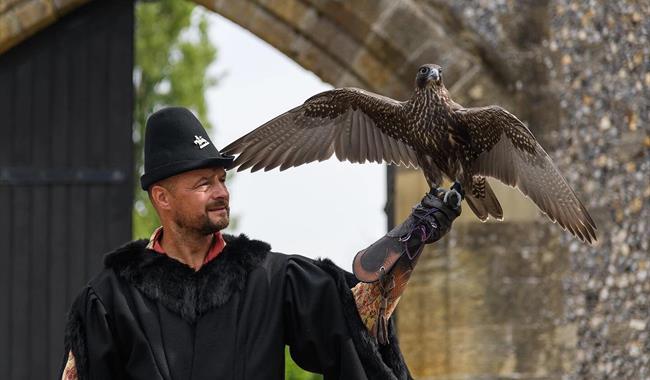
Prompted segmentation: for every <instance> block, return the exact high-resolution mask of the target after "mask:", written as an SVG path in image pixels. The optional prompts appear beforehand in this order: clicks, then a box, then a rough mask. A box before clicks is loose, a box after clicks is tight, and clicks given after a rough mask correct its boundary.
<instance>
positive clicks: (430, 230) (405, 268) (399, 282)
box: [352, 182, 464, 344]
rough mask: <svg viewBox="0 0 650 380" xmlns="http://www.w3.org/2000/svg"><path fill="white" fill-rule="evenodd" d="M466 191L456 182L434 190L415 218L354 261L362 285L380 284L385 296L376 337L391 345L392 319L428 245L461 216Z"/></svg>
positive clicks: (375, 329)
mask: <svg viewBox="0 0 650 380" xmlns="http://www.w3.org/2000/svg"><path fill="white" fill-rule="evenodd" d="M463 195H464V193H463V190H462V188H461V186H460V184H459V183H458V182H455V183H454V184H453V185H452V187H451V189H450V190H446V189H443V188H438V189H431V190H430V191H429V193H427V194H426V195H425V196H424V198H422V200H421V201H420V203H419V204H418V205H416V206H415V207H414V208H413V211H412V212H411V215H409V216H408V218H406V220H405V221H404V222H403V223H402V224H400V225H398V226H397V227H395V228H393V229H392V230H390V231H389V232H388V233H387V234H386V235H385V236H384V237H382V238H381V239H379V240H378V241H377V242H375V243H373V244H372V245H371V246H369V247H368V248H366V249H364V250H362V251H360V252H359V253H357V255H356V256H355V258H354V262H353V264H352V269H353V272H354V275H355V276H356V278H357V279H358V280H359V281H362V282H365V283H375V282H376V283H377V286H378V287H379V292H380V294H381V302H380V304H379V309H378V316H377V318H376V323H375V324H374V328H373V330H374V331H371V332H372V333H373V335H375V336H376V337H377V339H378V341H379V343H381V344H386V343H388V331H387V328H388V323H387V322H388V318H389V317H390V314H391V313H392V310H393V309H394V307H395V306H396V305H397V304H396V301H398V299H399V297H400V296H401V295H402V292H403V291H404V289H405V287H406V284H407V283H408V280H409V278H410V277H411V273H412V272H413V269H414V268H415V264H416V263H417V261H418V258H419V257H420V253H422V250H423V249H424V246H425V245H426V244H430V243H433V242H436V241H438V240H440V239H441V238H442V237H443V236H444V235H445V234H446V233H447V232H449V229H450V228H451V224H452V222H453V221H454V219H456V218H457V217H458V216H459V215H460V213H461V207H460V204H461V201H462V200H463Z"/></svg>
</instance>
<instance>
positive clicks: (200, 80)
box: [0, 0, 650, 380]
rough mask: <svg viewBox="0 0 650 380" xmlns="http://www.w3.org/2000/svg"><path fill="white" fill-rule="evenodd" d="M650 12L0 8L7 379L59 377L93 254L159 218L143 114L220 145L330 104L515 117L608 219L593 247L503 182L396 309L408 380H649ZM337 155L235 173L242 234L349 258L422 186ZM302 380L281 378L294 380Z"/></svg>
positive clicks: (354, 4)
mask: <svg viewBox="0 0 650 380" xmlns="http://www.w3.org/2000/svg"><path fill="white" fill-rule="evenodd" d="M649 16H650V3H649V2H647V1H634V0H625V1H618V2H609V1H605V0H590V1H569V0H541V1H538V0H536V1H529V0H523V1H510V0H495V1H483V0H464V1H451V0H428V1H425V0H401V1H388V0H385V1H380V0H377V1H362V0H357V1H347V2H342V1H319V0H286V1H272V0H245V1H236V2H235V1H218V0H214V1H209V0H197V1H194V2H193V1H181V0H176V1H171V0H164V1H146V2H133V1H127V0H116V1H108V0H95V1H82V0H67V1H60V0H1V1H0V231H1V232H0V233H1V234H2V235H1V236H0V257H1V258H2V262H3V265H1V266H0V378H2V379H28V378H39V379H40V378H51V377H53V376H54V374H55V373H57V372H58V369H59V366H60V364H61V363H60V360H61V357H62V354H63V352H62V346H63V344H62V343H63V326H64V320H65V313H66V310H67V308H68V307H69V304H70V302H71V300H72V298H73V297H74V296H75V295H76V293H77V292H78V291H79V289H80V288H81V287H82V286H83V284H84V283H85V282H86V281H87V280H88V279H89V278H90V277H92V276H93V274H94V273H96V272H97V271H98V270H99V268H100V267H101V257H102V255H103V254H104V253H105V252H107V251H109V250H111V249H113V248H115V247H116V246H118V245H120V244H122V243H124V242H126V241H128V240H130V239H132V238H146V237H148V236H149V235H150V233H151V231H152V230H153V229H154V228H155V227H156V226H157V225H158V224H157V223H158V221H157V220H156V218H155V215H153V212H152V209H151V206H150V204H149V203H148V200H147V197H146V195H145V193H144V192H142V191H141V190H140V188H139V184H138V183H139V181H138V179H139V176H140V175H141V172H142V136H143V128H144V123H145V121H146V117H147V116H148V115H149V114H150V113H151V112H153V111H155V110H156V109H159V108H160V107H163V106H165V105H183V106H186V107H189V108H191V109H192V110H193V111H194V112H195V114H196V115H197V116H198V117H199V118H200V119H201V120H202V121H203V123H204V125H205V126H206V127H207V128H210V133H211V136H212V140H213V141H214V142H215V144H216V145H217V146H218V147H223V146H225V145H226V144H227V143H229V142H231V141H232V140H234V139H235V138H237V137H239V136H241V135H242V134H244V133H246V132H248V131H250V130H252V129H253V128H255V127H257V126H259V125H260V124H262V123H264V122H265V121H267V120H269V119H270V118H272V117H274V116H275V115H277V114H279V113H282V112H284V111H286V110H288V109H290V108H292V107H294V106H296V105H299V104H301V103H302V102H303V101H304V100H305V99H307V98H308V97H310V96H311V95H314V94H316V93H318V92H320V91H324V90H327V89H330V88H333V87H342V86H355V87H361V88H364V89H367V90H371V91H374V92H377V93H380V94H383V95H387V96H391V97H394V98H397V99H406V98H408V97H409V96H410V94H411V91H412V86H413V78H414V75H415V71H416V69H417V67H418V66H419V65H420V64H422V63H428V62H433V63H438V64H440V65H441V66H443V68H444V70H445V83H446V86H447V88H448V89H449V90H450V91H451V93H452V96H453V97H454V99H455V100H456V101H457V102H459V103H461V104H463V105H465V106H479V105H488V104H499V105H501V106H503V107H506V108H508V109H509V110H511V111H512V112H513V113H515V114H516V115H517V116H519V118H521V119H522V120H524V121H525V122H526V123H527V124H528V125H529V127H530V129H531V130H532V131H533V133H534V134H535V135H536V136H537V138H538V139H539V140H540V142H541V144H542V146H544V147H545V148H546V150H547V151H548V152H549V154H550V155H551V157H552V158H553V160H554V161H555V163H556V165H557V166H558V168H559V170H560V172H561V173H563V174H564V175H565V177H566V178H567V180H568V182H569V183H570V184H571V186H572V187H573V188H574V189H575V191H576V193H577V194H578V197H579V198H580V199H581V200H582V201H583V202H584V203H585V205H586V206H587V208H588V209H589V210H590V212H591V214H592V216H593V217H594V219H595V220H596V223H597V225H598V227H599V231H598V238H599V241H598V243H597V244H596V245H594V246H587V245H584V244H582V243H580V242H579V241H577V240H576V239H574V238H572V237H571V236H570V235H569V234H567V233H565V232H564V231H562V230H561V229H560V228H559V227H558V226H557V225H554V224H551V223H549V222H548V221H547V220H546V219H545V217H543V216H542V215H541V214H540V213H539V211H538V210H537V209H536V208H535V207H534V205H532V203H530V202H529V201H528V200H526V199H524V198H523V196H521V195H520V194H519V193H517V192H516V191H514V190H512V189H508V188H505V187H503V186H500V187H499V188H498V190H497V191H498V197H499V199H500V200H501V203H502V204H503V206H504V212H505V220H504V221H503V222H488V223H480V222H478V220H476V219H475V218H474V217H473V216H472V215H469V214H471V213H470V212H466V213H465V214H464V215H463V216H462V217H461V218H460V220H459V221H457V222H456V224H455V228H454V230H453V231H452V232H451V233H450V234H449V236H448V238H446V239H445V240H444V241H442V242H439V243H437V244H436V245H434V246H433V247H430V248H429V249H428V250H427V252H425V255H424V256H423V258H422V259H421V263H420V265H419V266H418V270H417V271H416V272H415V275H414V277H413V278H412V280H411V284H410V286H409V289H408V290H407V292H406V294H405V296H404V297H403V299H402V301H401V303H400V306H399V307H398V310H397V316H396V318H397V321H398V332H399V338H400V342H401V346H402V351H403V353H404V355H405V358H406V361H407V363H408V365H409V367H410V369H411V372H412V374H413V375H414V377H415V378H419V379H435V380H442V379H445V380H456V379H463V380H464V379H531V380H532V379H535V380H542V379H650V336H649V334H650V278H649V276H648V271H650V253H649V248H648V245H649V241H650V227H649V226H648V223H649V222H650V127H649V126H648V121H649V118H650V101H649V98H650V96H649V95H650V92H649V88H650V41H649V40H648V38H649V37H648V36H649V34H648V32H649V29H650V21H648V17H649ZM421 177H422V176H421V174H420V173H418V172H416V171H411V170H404V169H400V168H393V167H385V166H381V165H352V164H349V163H339V162H337V161H335V160H330V161H327V162H322V163H314V164H308V165H305V166H304V167H300V168H296V169H290V170H288V171H286V172H278V171H277V170H275V171H271V172H267V173H253V174H251V173H250V172H242V173H229V179H228V184H229V188H230V191H231V213H232V215H233V216H234V223H233V225H232V226H231V227H229V230H228V232H229V233H237V234H238V233H245V234H247V235H249V236H251V237H253V238H257V239H261V240H265V241H268V242H269V243H271V245H272V246H273V248H274V250H276V251H280V252H286V253H299V254H303V255H306V256H310V257H329V258H332V259H333V260H334V261H335V262H336V263H337V264H338V265H340V266H341V267H343V268H345V269H349V268H350V265H351V260H352V257H353V256H354V254H355V253H356V252H357V251H358V250H359V249H362V248H364V247H365V246H367V245H369V244H370V243H371V242H373V241H374V240H376V239H377V238H379V237H380V236H382V235H383V234H384V233H385V231H386V229H387V228H390V227H391V226H392V225H394V224H395V223H399V222H400V221H401V220H403V218H404V217H405V216H406V215H407V214H408V213H409V212H410V209H411V207H412V206H413V205H414V204H415V203H417V202H418V201H419V199H420V198H421V197H422V195H423V194H424V193H425V192H426V191H427V190H428V189H427V187H426V185H425V183H424V180H423V179H422V178H421ZM312 377H313V375H311V374H307V373H305V372H302V371H300V370H299V369H297V368H296V367H295V365H293V364H292V363H291V362H290V360H288V362H287V378H288V379H303V378H304V379H308V378H312Z"/></svg>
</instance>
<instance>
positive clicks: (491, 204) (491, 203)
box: [465, 181, 503, 221]
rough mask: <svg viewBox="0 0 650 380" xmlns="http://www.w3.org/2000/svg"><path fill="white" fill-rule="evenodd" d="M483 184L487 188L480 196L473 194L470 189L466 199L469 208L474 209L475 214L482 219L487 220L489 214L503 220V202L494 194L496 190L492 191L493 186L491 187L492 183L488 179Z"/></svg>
mask: <svg viewBox="0 0 650 380" xmlns="http://www.w3.org/2000/svg"><path fill="white" fill-rule="evenodd" d="M482 186H484V189H485V190H484V191H483V192H482V193H483V194H481V195H482V196H480V197H479V196H477V195H474V194H472V192H471V191H468V193H467V195H466V197H465V200H466V201H467V204H468V205H469V208H471V209H472V211H473V212H474V214H476V216H477V217H478V218H479V219H481V221H485V220H487V218H488V216H491V217H493V218H495V219H497V220H502V219H503V209H502V208H501V204H500V203H499V200H498V199H497V197H496V195H495V194H494V191H492V187H490V184H489V183H488V182H487V181H485V183H484V184H483V185H482Z"/></svg>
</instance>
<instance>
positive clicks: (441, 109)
mask: <svg viewBox="0 0 650 380" xmlns="http://www.w3.org/2000/svg"><path fill="white" fill-rule="evenodd" d="M223 151H224V153H228V154H239V156H238V157H237V159H236V160H235V162H234V166H235V167H237V166H238V167H239V170H240V171H241V170H245V169H247V168H251V171H256V170H260V169H264V170H270V169H273V168H276V167H278V166H279V167H280V170H285V169H287V168H289V167H295V166H299V165H302V164H305V163H308V162H312V161H323V160H326V159H328V158H330V157H331V156H332V155H333V154H336V157H337V158H338V159H339V160H341V161H344V160H347V161H351V162H355V163H363V162H366V161H369V162H379V163H381V162H387V163H389V164H396V165H403V166H407V167H413V168H420V169H422V171H423V173H424V176H425V178H426V180H427V182H428V183H429V185H430V186H431V187H432V188H436V187H438V186H439V185H440V184H441V182H442V180H443V176H444V177H447V178H448V179H450V180H457V181H459V182H460V184H461V185H462V187H463V189H465V192H466V197H465V199H466V201H467V203H468V204H469V206H470V208H471V209H472V211H473V212H474V213H475V214H476V216H478V218H479V219H480V220H482V221H485V220H486V219H487V218H488V216H492V217H494V218H496V219H499V220H501V219H503V210H502V209H501V205H500V204H499V201H498V199H497V198H496V196H495V194H494V192H493V191H492V188H491V187H490V184H489V183H488V182H487V181H486V177H493V178H496V179H498V180H500V181H501V182H503V183H505V184H506V185H510V186H513V187H516V188H518V189H519V190H520V191H521V192H522V193H523V194H525V195H526V196H528V197H530V199H532V201H533V202H535V204H536V205H537V206H538V207H539V208H540V209H541V210H542V211H543V212H544V213H545V214H546V215H547V216H548V217H549V219H551V221H554V222H557V223H558V224H560V226H562V227H563V228H564V229H566V230H568V231H569V232H571V233H572V234H573V235H575V236H576V237H578V238H579V239H581V240H582V241H584V242H588V243H592V242H594V241H596V225H595V223H594V221H593V219H592V218H591V216H590V215H589V213H588V212H587V210H586V208H585V207H584V206H583V204H582V203H581V202H580V200H578V198H577V196H576V194H575V192H574V191H573V190H572V189H571V187H570V186H569V185H568V184H567V182H566V180H565V179H564V178H563V177H562V175H561V174H560V173H559V172H558V170H557V169H556V168H555V165H554V164H553V163H552V162H551V159H550V157H549V156H548V154H547V153H546V152H545V151H544V149H543V148H542V147H541V146H540V145H539V143H538V142H537V140H536V139H535V137H534V136H533V134H532V133H531V132H530V130H529V129H528V128H527V127H526V125H524V123H523V122H521V121H520V120H519V119H518V118H517V117H516V116H514V115H513V114H511V113H510V112H508V111H507V110H505V109H503V108H501V107H498V106H488V107H478V108H465V107H463V106H461V105H460V104H458V103H456V102H454V101H453V100H452V99H451V97H450V95H449V92H448V91H447V89H446V88H445V85H444V84H443V81H442V68H441V67H440V66H438V65H434V64H426V65H423V66H421V67H420V68H419V69H418V72H417V74H416V77H415V92H414V93H413V96H412V97H411V98H410V99H409V100H407V101H396V100H393V99H391V98H388V97H385V96H381V95H378V94H374V93H372V92H369V91H364V90H361V89H358V88H337V89H334V90H330V91H325V92H322V93H320V94H317V95H315V96H313V97H311V98H309V99H307V100H306V101H305V102H304V103H303V104H302V105H300V106H298V107H296V108H294V109H292V110H290V111H287V112H285V113H283V114H281V115H279V116H277V117H275V118H274V119H272V120H270V121H268V122H267V123H265V124H263V125H262V126H260V127H259V128H257V129H255V130H253V131H252V132H250V133H248V134H246V135H244V136H242V137H241V138H239V139H237V140H236V141H234V142H233V143H231V144H229V145H228V146H227V147H225V148H224V150H223Z"/></svg>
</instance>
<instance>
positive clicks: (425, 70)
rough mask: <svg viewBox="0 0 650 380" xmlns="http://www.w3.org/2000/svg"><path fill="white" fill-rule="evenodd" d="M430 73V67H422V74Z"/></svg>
mask: <svg viewBox="0 0 650 380" xmlns="http://www.w3.org/2000/svg"><path fill="white" fill-rule="evenodd" d="M428 72H429V68H428V67H426V66H425V67H420V74H426V73H428Z"/></svg>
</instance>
